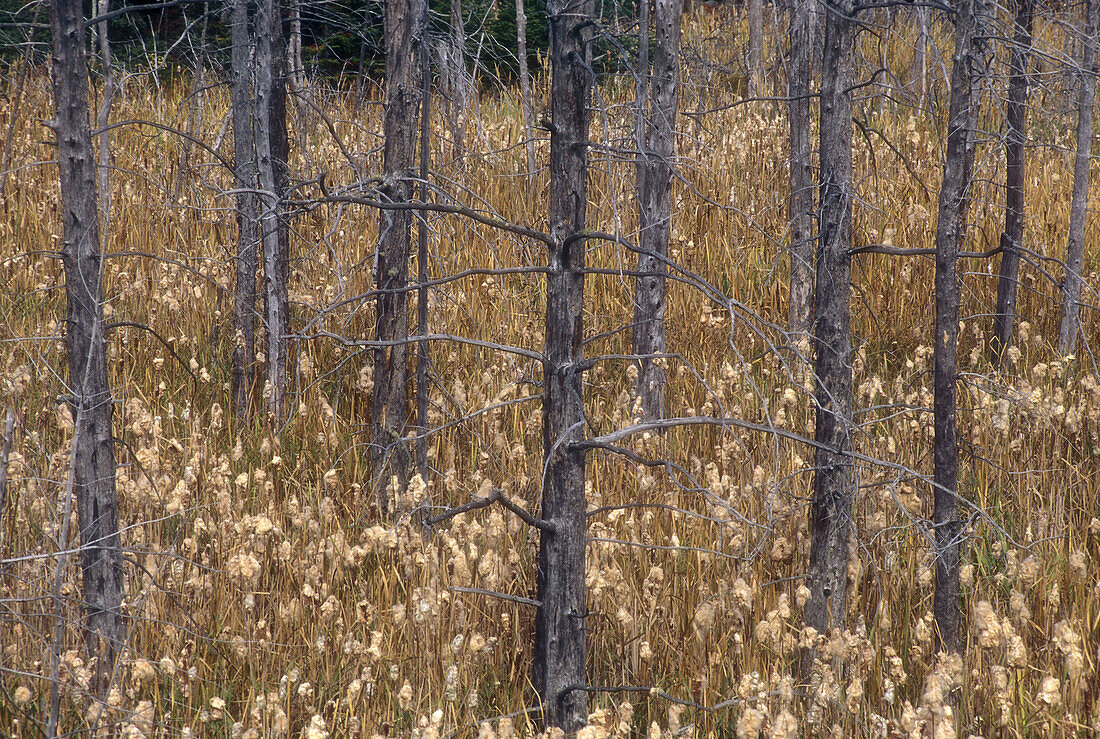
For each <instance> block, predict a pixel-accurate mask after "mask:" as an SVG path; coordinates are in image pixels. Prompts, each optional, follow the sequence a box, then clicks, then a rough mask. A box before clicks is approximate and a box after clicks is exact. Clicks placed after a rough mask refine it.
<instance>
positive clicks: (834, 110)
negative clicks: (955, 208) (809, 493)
mask: <svg viewBox="0 0 1100 739" xmlns="http://www.w3.org/2000/svg"><path fill="white" fill-rule="evenodd" d="M853 5H854V2H853V0H828V1H827V2H826V5H825V14H826V17H825V46H824V57H823V60H822V74H821V122H820V127H821V131H820V137H821V138H820V148H821V154H820V156H821V186H820V189H821V192H820V197H821V206H820V210H819V216H818V218H819V223H818V232H819V234H820V236H819V245H818V254H817V279H816V283H817V289H816V314H815V317H814V327H813V333H814V344H815V348H816V358H815V364H814V370H815V374H816V377H817V426H816V431H815V435H814V438H815V439H816V440H817V442H818V443H819V444H821V445H822V446H821V447H818V448H817V451H816V453H815V462H814V467H815V470H816V471H815V473H814V490H813V501H812V502H811V506H810V535H811V543H810V565H809V572H808V574H807V584H808V586H809V588H810V599H809V601H807V603H806V608H805V619H806V625H807V626H811V627H813V628H814V629H816V630H817V631H818V633H821V634H824V633H827V632H828V631H829V630H830V629H842V628H843V627H844V620H845V614H846V612H847V594H848V559H849V552H848V547H849V543H850V540H851V535H852V519H851V511H852V503H853V500H854V498H855V491H856V479H855V473H854V470H853V468H852V464H851V460H850V459H849V458H848V457H847V453H848V452H849V451H850V449H851V433H852V364H851V351H852V341H851V336H850V334H849V327H850V323H851V306H850V297H849V291H850V287H851V282H852V258H851V256H850V251H851V247H852V196H853V193H852V187H853V185H852V99H851V93H850V88H851V76H852V46H853V41H854V36H855V32H856V26H855V22H854V21H853V20H852V14H853ZM814 656H815V654H814V651H813V650H807V651H806V652H805V653H804V654H803V675H804V676H808V675H809V673H810V668H811V667H812V666H813V659H814Z"/></svg>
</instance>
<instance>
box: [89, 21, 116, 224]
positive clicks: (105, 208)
mask: <svg viewBox="0 0 1100 739" xmlns="http://www.w3.org/2000/svg"><path fill="white" fill-rule="evenodd" d="M110 8H111V3H110V0H97V2H96V4H95V9H96V11H95V12H96V15H103V14H104V13H106V12H107V11H108V10H110ZM96 36H97V37H98V39H99V63H100V65H101V66H102V68H103V98H102V99H101V100H100V101H99V115H98V116H97V117H96V128H98V129H99V130H100V133H99V136H98V139H99V151H98V167H97V169H98V174H99V185H98V186H99V227H100V229H106V228H107V225H108V221H109V219H110V216H111V134H110V132H109V131H108V130H107V124H108V123H110V120H111V107H112V106H113V105H114V102H115V95H116V94H117V93H118V80H117V79H116V78H115V68H114V64H113V63H112V60H111V37H110V34H109V33H108V30H107V23H106V22H103V23H100V24H99V25H98V28H97V33H96Z"/></svg>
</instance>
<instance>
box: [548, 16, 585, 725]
mask: <svg viewBox="0 0 1100 739" xmlns="http://www.w3.org/2000/svg"><path fill="white" fill-rule="evenodd" d="M547 15H548V17H549V21H550V85H551V88H550V236H551V239H552V241H553V247H551V249H550V254H549V268H550V272H549V274H548V275H547V292H546V364H545V369H544V375H543V401H542V402H543V411H542V415H543V450H544V451H543V454H544V464H543V469H544V470H545V472H544V473H543V481H542V483H543V484H542V518H543V520H545V521H546V522H548V523H549V524H550V525H551V527H552V528H550V529H544V530H542V531H541V538H540V542H539V585H538V592H539V601H540V605H539V608H538V613H537V615H536V617H535V653H534V675H533V682H534V685H535V689H536V690H537V691H538V692H539V697H540V698H541V703H542V707H543V711H544V716H543V718H544V720H545V723H546V724H547V725H548V726H557V727H560V728H561V729H563V730H564V731H566V732H567V733H571V732H574V731H576V730H577V729H579V728H580V727H581V726H582V725H583V724H584V721H585V718H586V717H587V714H588V710H587V705H588V699H587V694H586V693H585V692H584V690H581V689H578V688H580V687H583V686H586V685H587V682H586V681H585V671H584V659H585V640H584V626H585V616H586V614H587V606H586V601H585V577H584V576H585V566H584V557H585V539H586V528H585V499H584V483H585V469H584V464H585V454H584V450H583V449H580V448H577V447H575V446H574V442H577V441H580V440H581V439H582V438H583V436H584V402H583V397H584V396H583V392H584V389H583V383H582V373H583V370H582V368H581V362H582V360H583V333H584V323H583V320H584V311H583V309H584V263H585V259H584V251H585V240H584V237H583V232H584V229H585V213H586V204H587V193H588V124H589V119H590V113H589V110H588V104H589V97H590V95H591V69H592V49H591V39H592V26H591V25H590V24H591V21H592V18H593V8H592V0H550V2H549V4H548V6H547Z"/></svg>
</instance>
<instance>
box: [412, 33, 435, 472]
mask: <svg viewBox="0 0 1100 739" xmlns="http://www.w3.org/2000/svg"><path fill="white" fill-rule="evenodd" d="M420 64H421V69H422V70H424V72H425V73H424V74H421V75H420V82H421V88H420V95H421V99H420V202H421V203H427V202H428V200H429V196H428V165H429V164H430V163H431V146H430V144H431V141H430V134H431V128H432V76H431V75H430V74H427V71H428V70H429V68H430V67H429V60H428V45H427V44H421V45H420ZM426 216H427V212H426V211H421V212H420V214H419V216H418V217H417V219H416V227H417V231H416V240H417V244H416V252H417V254H416V268H417V275H416V279H417V281H418V282H419V283H420V287H419V288H418V289H417V291H416V333H417V334H418V335H420V336H426V335H427V334H428V287H427V282H428V259H429V255H428V219H427V218H426ZM428 368H429V360H428V342H427V341H420V342H419V344H418V345H417V347H416V423H417V435H418V438H417V441H416V466H417V471H418V472H419V473H420V478H421V479H422V480H425V481H427V479H428V435H427V430H428Z"/></svg>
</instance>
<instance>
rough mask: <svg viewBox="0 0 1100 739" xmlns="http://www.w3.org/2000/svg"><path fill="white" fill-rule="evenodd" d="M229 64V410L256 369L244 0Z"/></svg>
mask: <svg viewBox="0 0 1100 739" xmlns="http://www.w3.org/2000/svg"><path fill="white" fill-rule="evenodd" d="M231 35H232V51H231V63H230V70H231V76H232V89H231V92H232V98H233V156H234V165H233V166H234V174H235V176H236V188H237V270H236V286H235V292H234V302H233V320H234V325H235V327H236V331H235V336H234V340H233V413H234V415H236V417H237V418H238V419H242V420H243V419H245V418H247V417H248V415H249V414H250V413H251V412H252V404H253V401H254V392H255V381H256V378H255V370H256V367H255V365H256V267H257V263H256V243H257V241H258V239H259V212H258V210H257V207H258V201H257V197H256V187H257V179H256V146H255V140H254V138H253V133H252V110H253V103H252V70H251V63H250V61H249V59H250V57H251V55H252V34H251V32H250V30H249V22H248V0H234V2H233V10H232V29H231Z"/></svg>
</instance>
